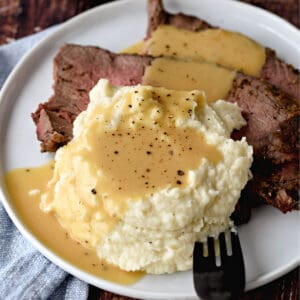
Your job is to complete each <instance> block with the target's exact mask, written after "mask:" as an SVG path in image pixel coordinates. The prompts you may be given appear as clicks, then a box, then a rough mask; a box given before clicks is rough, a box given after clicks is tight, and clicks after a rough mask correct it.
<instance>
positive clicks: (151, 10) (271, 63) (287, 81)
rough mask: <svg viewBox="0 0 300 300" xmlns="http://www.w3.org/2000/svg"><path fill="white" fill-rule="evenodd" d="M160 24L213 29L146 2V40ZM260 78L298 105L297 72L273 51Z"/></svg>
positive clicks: (299, 82)
mask: <svg viewBox="0 0 300 300" xmlns="http://www.w3.org/2000/svg"><path fill="white" fill-rule="evenodd" d="M162 24H166V25H173V26H175V27H178V28H182V29H186V30H192V31H200V30H204V29H208V28H215V27H214V26H213V25H211V24H209V23H207V22H205V21H204V20H201V19H199V18H197V17H194V16H188V15H185V14H182V13H178V14H170V13H168V12H167V11H165V9H164V7H163V3H162V0H148V28H147V35H146V38H149V37H150V36H151V33H152V32H153V31H154V30H155V29H156V28H157V27H158V26H159V25H162ZM260 78H261V79H264V80H265V81H268V82H269V83H271V84H272V85H274V86H276V87H278V88H280V89H281V90H282V91H284V92H285V93H287V94H289V95H290V96H292V97H293V99H294V100H295V101H296V102H297V103H299V98H300V74H299V71H298V70H296V69H295V68H294V67H293V66H291V65H288V64H286V63H285V62H283V61H282V60H280V59H279V58H278V57H276V53H275V51H273V50H271V49H268V48H267V49H266V62H265V64H264V66H263V67H262V69H261V72H260Z"/></svg>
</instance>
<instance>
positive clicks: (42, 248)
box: [0, 0, 300, 299]
mask: <svg viewBox="0 0 300 300" xmlns="http://www.w3.org/2000/svg"><path fill="white" fill-rule="evenodd" d="M135 1H137V0H122V1H121V0H118V1H114V2H108V3H105V4H102V5H99V6H96V7H94V8H91V9H89V10H87V11H85V12H82V13H80V14H79V15H76V16H74V17H72V18H70V19H69V20H67V21H65V22H64V23H62V24H60V25H59V26H58V27H57V28H55V29H54V30H53V32H50V33H49V34H48V35H47V36H45V37H43V38H42V39H41V40H40V41H39V42H38V43H37V44H36V45H35V46H34V47H33V48H32V49H31V50H29V51H28V52H27V53H26V54H25V55H24V56H23V57H22V58H21V60H20V61H19V62H18V63H17V65H16V66H15V67H14V69H13V70H12V72H11V73H10V74H9V76H8V77H7V78H6V80H5V82H4V84H3V86H2V88H1V90H0V107H1V106H3V105H4V104H3V102H4V99H5V98H6V95H7V94H8V93H9V91H10V89H11V85H12V83H13V82H14V79H15V77H16V76H17V75H18V73H19V72H20V70H22V68H23V65H24V64H26V62H27V61H28V60H30V59H32V58H33V57H34V56H35V55H36V53H38V52H39V50H40V48H42V47H43V46H44V44H46V43H49V42H50V41H51V40H56V39H57V38H58V37H59V35H60V34H62V33H63V32H66V31H67V32H68V31H69V29H70V28H72V26H74V25H75V24H76V22H79V21H80V20H81V19H82V18H87V17H88V16H89V15H90V14H94V13H96V12H97V11H100V10H104V9H106V8H109V9H112V8H113V6H118V5H119V4H120V3H121V2H122V4H124V3H127V2H128V3H131V2H135ZM143 1H146V0H143ZM214 1H215V2H224V1H227V2H228V3H231V5H236V6H241V7H245V8H248V9H251V10H252V11H255V12H256V13H258V14H260V15H263V16H267V17H269V18H271V19H274V22H276V23H278V22H279V23H281V24H282V25H284V26H285V27H286V30H289V31H291V33H292V34H293V35H295V36H296V37H298V39H299V41H300V31H299V30H298V29H297V28H296V27H295V26H294V25H292V24H291V23H289V22H287V21H286V20H284V19H282V18H281V17H279V16H277V15H275V14H273V13H271V12H269V11H266V10H264V9H262V8H258V7H255V6H253V5H250V4H248V3H243V2H239V1H235V0H214ZM295 43H296V42H295ZM6 101H7V100H6ZM3 174H4V170H3V161H2V159H0V175H1V178H0V200H1V202H2V204H3V206H4V208H5V210H6V212H7V213H8V215H9V217H10V219H11V220H12V222H13V223H14V224H15V226H16V227H17V229H18V230H19V231H20V232H21V234H22V235H23V236H24V237H25V238H26V239H27V241H29V242H30V243H31V244H32V245H33V246H34V247H35V248H36V249H37V250H38V251H39V252H40V253H41V254H42V255H44V256H45V257H47V258H48V259H49V260H50V261H51V262H52V263H54V264H55V265H57V266H58V267H60V268H62V269H63V270H65V271H66V272H68V273H70V274H72V275H74V276H76V277H77V278H79V279H81V280H83V281H85V282H87V283H89V284H92V285H95V286H98V287H99V288H101V289H105V290H108V291H111V292H114V293H118V294H122V295H126V296H129V297H138V298H143V297H145V293H146V292H145V291H139V290H136V289H135V288H134V287H133V286H130V285H129V286H124V285H121V284H117V283H114V282H110V281H107V280H105V279H102V278H101V277H97V276H95V275H92V274H90V273H88V272H85V271H83V270H81V269H80V268H78V267H75V266H73V265H72V264H71V263H69V262H68V261H66V260H65V259H63V258H61V257H60V256H58V255H57V254H56V253H55V252H54V251H52V250H51V249H49V248H48V247H47V246H46V245H44V244H43V243H42V242H41V241H39V240H38V238H36V237H35V235H34V234H33V233H32V232H31V231H30V230H29V229H28V228H27V226H26V224H24V223H23V221H22V219H21V218H20V217H19V216H18V214H17V212H15V211H14V208H13V205H12V204H11V203H10V200H9V195H8V192H7V191H6V186H5V183H4V179H3V178H2V177H3V176H2V175H3ZM299 265H300V255H299V257H298V258H296V259H294V260H292V261H290V262H289V263H287V264H285V265H283V266H281V267H280V268H277V269H275V270H273V271H272V272H270V273H267V274H263V275H262V276H258V278H256V279H254V280H251V281H249V282H247V286H246V291H249V290H252V289H254V288H257V287H259V286H262V285H264V284H266V283H269V282H271V281H273V280H275V279H277V278H279V277H281V276H282V275H284V274H286V273H287V272H289V271H290V270H292V269H294V268H295V267H297V266H299ZM99 283H101V284H100V285H102V286H100V285H99ZM192 292H193V291H192ZM170 295H171V296H172V299H182V298H183V297H184V298H185V299H189V298H194V297H195V296H194V295H195V294H194V293H191V294H189V295H187V294H186V293H183V294H180V293H176V294H169V293H168V292H167V291H166V293H161V292H151V293H150V294H149V295H147V297H151V298H152V299H162V297H163V298H165V299H166V297H170Z"/></svg>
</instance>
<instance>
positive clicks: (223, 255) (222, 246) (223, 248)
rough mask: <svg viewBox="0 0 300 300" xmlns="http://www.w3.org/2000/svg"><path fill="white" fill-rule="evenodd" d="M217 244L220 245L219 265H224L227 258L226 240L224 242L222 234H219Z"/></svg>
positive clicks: (223, 234)
mask: <svg viewBox="0 0 300 300" xmlns="http://www.w3.org/2000/svg"><path fill="white" fill-rule="evenodd" d="M219 244H220V256H221V264H224V263H225V259H226V257H227V249H226V240H225V233H224V232H222V233H220V235H219Z"/></svg>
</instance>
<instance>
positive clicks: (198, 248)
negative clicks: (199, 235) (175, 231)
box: [193, 242, 203, 272]
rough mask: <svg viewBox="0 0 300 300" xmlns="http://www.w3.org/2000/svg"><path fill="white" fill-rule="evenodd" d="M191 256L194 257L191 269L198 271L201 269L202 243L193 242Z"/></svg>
mask: <svg viewBox="0 0 300 300" xmlns="http://www.w3.org/2000/svg"><path fill="white" fill-rule="evenodd" d="M193 257H194V259H193V270H194V271H196V272H199V271H200V269H201V262H202V257H203V244H202V243H199V242H196V243H195V246H194V253H193ZM196 258H197V259H196ZM200 260H201V261H200Z"/></svg>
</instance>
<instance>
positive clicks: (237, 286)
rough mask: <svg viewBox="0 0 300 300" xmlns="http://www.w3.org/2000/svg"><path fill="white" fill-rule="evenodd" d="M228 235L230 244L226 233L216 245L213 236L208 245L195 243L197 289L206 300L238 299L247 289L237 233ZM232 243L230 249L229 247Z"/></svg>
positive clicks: (194, 262)
mask: <svg viewBox="0 0 300 300" xmlns="http://www.w3.org/2000/svg"><path fill="white" fill-rule="evenodd" d="M228 234H229V236H230V238H229V240H228V242H227V243H226V239H225V233H224V232H222V233H221V234H220V235H219V238H218V239H217V240H216V243H215V239H214V238H212V237H209V238H208V239H207V242H206V243H200V242H196V243H195V248H194V259H193V276H194V286H195V290H196V293H197V295H198V296H199V297H200V298H201V299H203V300H225V299H238V298H239V297H240V296H241V294H242V293H243V291H244V289H245V267H244V260H243V254H242V249H241V245H240V240H239V237H238V234H237V230H236V229H235V228H233V229H232V230H231V231H230V232H229V233H228ZM230 241H231V247H226V244H227V246H230ZM218 245H219V251H217V253H216V251H215V250H216V249H218ZM206 247H207V249H206ZM230 248H231V249H230ZM230 250H231V251H230ZM206 252H207V253H206ZM218 252H219V253H218ZM230 252H231V253H230Z"/></svg>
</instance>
